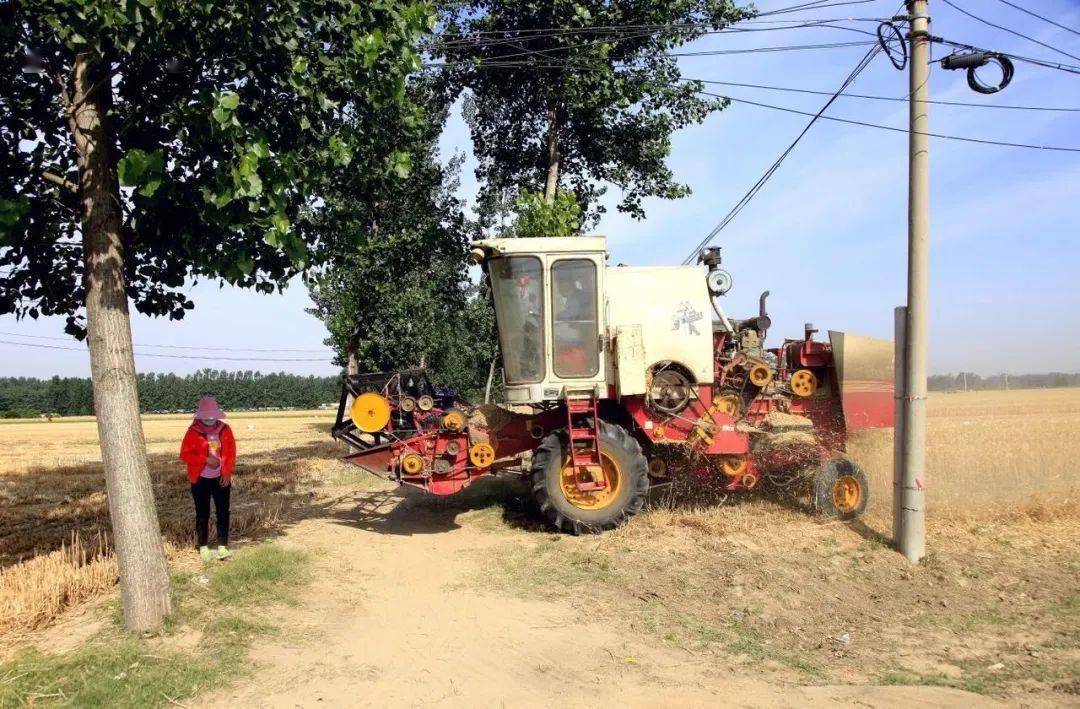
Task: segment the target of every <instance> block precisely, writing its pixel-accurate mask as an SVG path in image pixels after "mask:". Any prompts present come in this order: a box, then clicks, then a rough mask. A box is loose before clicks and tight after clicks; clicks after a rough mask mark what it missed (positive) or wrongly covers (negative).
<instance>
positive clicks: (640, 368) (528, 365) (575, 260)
mask: <svg viewBox="0 0 1080 709" xmlns="http://www.w3.org/2000/svg"><path fill="white" fill-rule="evenodd" d="M472 258H473V261H474V262H476V263H480V264H481V265H482V266H483V268H484V270H485V272H486V274H487V276H488V278H489V280H490V285H491V293H492V299H493V301H494V304H495V316H496V322H497V323H498V331H499V345H500V348H501V352H502V358H503V371H504V380H505V386H506V400H507V403H509V404H545V403H551V402H556V401H560V400H565V399H566V398H567V397H568V396H569V397H575V398H576V397H581V396H591V397H594V398H596V399H617V398H619V397H622V396H628V395H641V394H644V393H645V392H646V388H647V372H648V371H649V370H650V369H655V367H656V366H657V364H659V363H662V362H663V363H667V364H668V366H673V367H679V368H682V369H685V370H686V374H687V376H688V378H689V380H690V381H693V382H697V383H700V384H709V383H711V382H712V380H713V349H712V328H711V326H710V318H709V317H708V312H709V309H710V306H709V293H708V290H707V288H706V283H705V279H703V278H702V277H701V270H700V269H699V268H697V267H689V266H665V267H647V268H641V267H632V266H614V267H609V266H607V263H606V261H607V249H606V245H605V239H604V238H603V237H579V238H539V239H492V240H487V241H478V242H475V243H474V244H473V251H472ZM647 359H648V360H649V361H647Z"/></svg>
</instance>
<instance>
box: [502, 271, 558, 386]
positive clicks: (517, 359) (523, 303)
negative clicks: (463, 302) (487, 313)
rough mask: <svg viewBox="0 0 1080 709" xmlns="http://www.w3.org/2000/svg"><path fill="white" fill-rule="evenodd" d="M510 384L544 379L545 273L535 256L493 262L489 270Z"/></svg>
mask: <svg viewBox="0 0 1080 709" xmlns="http://www.w3.org/2000/svg"><path fill="white" fill-rule="evenodd" d="M488 273H489V276H490V278H491V293H492V296H493V299H494V301H495V317H496V318H497V322H498V328H499V344H500V345H501V346H502V358H503V371H504V372H505V375H506V383H507V384H528V383H532V382H538V381H540V380H542V379H543V378H544V270H543V267H542V266H541V264H540V259H538V258H536V257H535V256H511V257H509V258H498V259H493V260H492V261H491V262H490V265H489V266H488Z"/></svg>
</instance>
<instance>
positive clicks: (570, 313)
mask: <svg viewBox="0 0 1080 709" xmlns="http://www.w3.org/2000/svg"><path fill="white" fill-rule="evenodd" d="M551 284H552V291H551V311H552V318H551V319H552V330H553V333H552V347H553V349H554V353H553V354H554V356H553V364H554V370H555V375H556V376H559V377H566V378H576V377H592V376H595V375H596V373H597V372H598V371H599V370H600V349H599V347H600V344H599V337H600V327H599V323H598V317H597V312H598V311H597V302H596V301H597V298H596V263H594V262H593V261H591V260H589V259H563V260H560V261H556V262H555V263H554V264H552V266H551Z"/></svg>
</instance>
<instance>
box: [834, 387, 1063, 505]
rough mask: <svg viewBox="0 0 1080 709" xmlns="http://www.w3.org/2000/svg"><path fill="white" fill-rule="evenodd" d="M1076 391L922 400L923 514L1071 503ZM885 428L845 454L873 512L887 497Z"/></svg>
mask: <svg viewBox="0 0 1080 709" xmlns="http://www.w3.org/2000/svg"><path fill="white" fill-rule="evenodd" d="M1077 445H1080V389H1029V390H1020V391H976V392H955V393H942V392H934V393H932V394H931V395H930V397H929V399H928V401H927V451H926V453H927V461H926V465H927V479H926V480H925V481H924V482H925V484H926V486H927V509H928V510H936V511H938V512H945V513H950V514H983V513H994V512H1009V511H1013V510H1016V509H1021V508H1031V507H1036V506H1040V505H1048V506H1053V507H1057V506H1070V505H1075V504H1076V501H1077V494H1078V493H1080V461H1078V460H1077V456H1076V452H1075V451H1074V446H1077ZM892 446H893V437H892V431H891V430H885V431H882V430H878V431H867V432H863V433H860V434H858V435H856V436H854V437H853V438H852V440H850V441H849V445H848V452H849V453H850V454H851V456H852V457H853V458H854V459H855V460H856V461H858V462H859V464H860V465H861V466H862V467H863V469H864V470H866V473H867V476H868V477H869V479H870V484H871V489H872V493H873V498H872V499H873V500H874V503H873V506H874V509H875V510H878V511H880V510H881V509H887V508H888V507H889V505H890V504H891V502H890V500H891V496H892V450H893V449H892Z"/></svg>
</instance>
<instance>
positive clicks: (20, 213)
mask: <svg viewBox="0 0 1080 709" xmlns="http://www.w3.org/2000/svg"><path fill="white" fill-rule="evenodd" d="M29 212H30V200H28V199H26V198H25V197H17V198H15V199H0V244H5V245H6V244H10V243H11V242H12V241H13V240H14V238H15V237H16V236H18V233H19V232H20V231H21V230H20V229H16V227H17V226H18V224H19V222H21V221H22V219H23V217H25V216H26V215H27V214H28V213H29Z"/></svg>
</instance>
